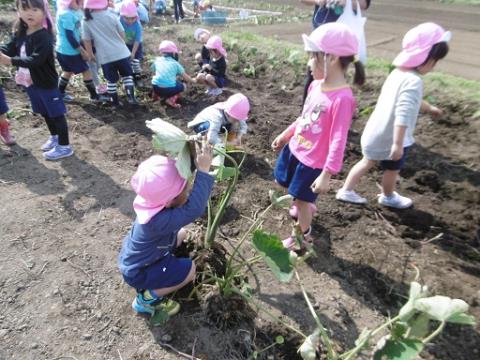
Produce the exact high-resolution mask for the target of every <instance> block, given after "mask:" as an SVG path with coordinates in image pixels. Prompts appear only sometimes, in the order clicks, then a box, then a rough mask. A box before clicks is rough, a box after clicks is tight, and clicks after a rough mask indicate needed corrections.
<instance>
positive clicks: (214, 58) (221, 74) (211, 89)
mask: <svg viewBox="0 0 480 360" xmlns="http://www.w3.org/2000/svg"><path fill="white" fill-rule="evenodd" d="M205 47H206V48H207V49H208V50H209V52H210V62H209V63H208V64H205V65H203V66H202V70H201V72H200V73H199V74H198V75H197V82H198V83H199V84H204V85H207V91H206V92H205V93H206V94H208V95H211V96H219V95H221V94H222V92H223V90H222V88H223V87H224V86H225V82H226V80H227V79H226V72H227V61H226V60H225V57H226V56H227V50H225V48H224V47H223V42H222V39H221V38H220V36H216V35H215V36H212V37H211V38H209V39H208V41H207V43H206V44H205Z"/></svg>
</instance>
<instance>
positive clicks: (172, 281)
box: [119, 139, 214, 315]
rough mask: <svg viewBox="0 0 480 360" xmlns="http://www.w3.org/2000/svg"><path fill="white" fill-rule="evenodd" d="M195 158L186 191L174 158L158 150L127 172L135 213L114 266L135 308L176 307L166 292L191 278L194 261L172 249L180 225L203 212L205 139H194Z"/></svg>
mask: <svg viewBox="0 0 480 360" xmlns="http://www.w3.org/2000/svg"><path fill="white" fill-rule="evenodd" d="M195 163H196V167H197V172H196V176H195V181H194V184H193V187H192V190H191V193H190V195H189V189H188V185H187V181H186V180H185V179H183V178H182V177H181V176H180V174H179V173H178V171H177V168H176V167H175V160H172V159H169V158H166V157H164V156H160V155H154V156H152V157H150V158H149V159H147V160H146V161H144V162H143V163H142V164H140V166H139V167H138V170H137V172H136V173H135V175H134V176H133V177H132V180H131V185H132V187H133V189H134V191H135V192H136V193H137V197H136V198H135V200H134V202H133V208H134V210H135V213H136V214H137V218H136V219H135V222H134V223H133V226H132V229H131V230H130V232H129V234H128V235H127V236H126V237H125V240H124V241H123V246H122V250H121V252H120V255H119V267H120V272H121V273H122V275H123V278H124V280H125V282H126V283H127V284H128V285H130V286H131V287H133V288H135V289H136V290H137V296H136V297H135V299H134V301H133V304H132V307H133V309H134V310H135V311H136V312H137V313H145V314H151V315H153V314H154V313H155V310H163V311H165V312H167V313H168V314H169V315H174V314H176V313H178V311H179V309H180V305H179V304H178V303H177V302H175V301H173V300H171V299H167V298H166V295H168V294H170V293H172V292H174V291H177V290H178V289H180V288H182V287H184V286H185V285H187V284H188V283H189V282H191V281H193V280H194V278H195V264H194V262H193V261H192V260H191V259H189V258H177V257H176V256H175V255H173V252H174V251H175V249H176V248H177V246H179V245H180V244H181V243H182V242H183V241H184V240H185V239H186V236H187V233H186V230H185V229H184V228H183V226H186V225H188V224H190V223H192V222H193V221H194V220H195V219H196V218H198V217H199V216H201V215H202V214H203V213H204V211H205V208H206V206H207V201H208V198H209V197H210V192H211V191H212V187H213V183H214V178H213V177H212V176H211V175H209V174H208V171H209V170H210V165H211V163H212V146H211V145H210V144H208V143H207V142H206V141H205V139H204V141H203V142H202V144H201V145H198V143H197V145H196V159H195Z"/></svg>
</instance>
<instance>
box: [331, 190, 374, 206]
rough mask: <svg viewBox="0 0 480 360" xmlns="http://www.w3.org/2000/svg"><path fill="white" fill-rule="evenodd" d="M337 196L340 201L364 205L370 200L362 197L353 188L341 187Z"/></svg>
mask: <svg viewBox="0 0 480 360" xmlns="http://www.w3.org/2000/svg"><path fill="white" fill-rule="evenodd" d="M335 198H336V199H337V200H340V201H344V202H347V203H351V204H357V205H364V204H366V203H367V202H368V201H367V199H365V198H364V197H361V196H360V195H358V194H357V193H356V192H355V191H353V190H344V189H340V190H338V191H337V194H336V195H335Z"/></svg>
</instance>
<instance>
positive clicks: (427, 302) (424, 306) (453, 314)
mask: <svg viewBox="0 0 480 360" xmlns="http://www.w3.org/2000/svg"><path fill="white" fill-rule="evenodd" d="M414 307H415V309H417V310H418V311H421V312H423V313H425V314H428V316H430V318H432V319H434V320H438V321H447V322H448V321H450V318H453V319H454V320H456V319H459V317H458V315H460V314H463V313H465V312H467V311H468V304H467V303H466V302H465V301H463V300H461V299H451V298H449V297H447V296H439V295H437V296H431V297H428V298H424V299H418V300H416V301H415V304H414Z"/></svg>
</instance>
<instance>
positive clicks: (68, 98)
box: [62, 93, 74, 103]
mask: <svg viewBox="0 0 480 360" xmlns="http://www.w3.org/2000/svg"><path fill="white" fill-rule="evenodd" d="M62 99H63V101H64V102H67V103H68V102H72V101H73V100H74V97H73V96H72V95H69V94H67V93H63V94H62Z"/></svg>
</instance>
